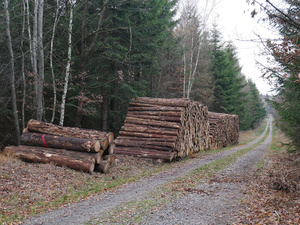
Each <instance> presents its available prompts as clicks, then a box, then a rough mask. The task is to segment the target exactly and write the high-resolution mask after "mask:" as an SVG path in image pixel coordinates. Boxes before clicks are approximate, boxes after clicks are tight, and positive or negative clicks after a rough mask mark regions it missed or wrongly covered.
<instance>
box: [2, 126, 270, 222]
mask: <svg viewBox="0 0 300 225" xmlns="http://www.w3.org/2000/svg"><path fill="white" fill-rule="evenodd" d="M265 125H266V121H265V122H264V123H263V124H262V126H260V127H259V128H257V129H255V130H251V131H248V132H241V134H240V137H241V139H242V140H245V142H250V141H252V140H253V139H255V138H257V137H258V136H260V134H261V133H262V132H263V130H264V128H265ZM242 144H245V143H242ZM242 144H241V145H242ZM229 148H232V146H230V147H226V148H224V149H219V150H214V151H204V152H199V153H196V154H195V155H194V156H192V157H186V158H184V159H183V160H180V161H177V162H172V163H164V164H161V163H157V162H155V161H150V160H144V159H142V160H141V159H137V158H134V157H125V159H124V161H126V160H127V161H128V162H127V164H122V162H121V163H120V165H118V166H116V168H114V169H113V171H111V174H109V175H105V174H92V175H91V174H86V173H82V172H78V171H73V170H71V169H68V168H64V167H62V168H61V167H56V166H54V165H44V164H30V163H25V162H22V161H20V160H17V159H13V158H7V157H5V156H3V155H2V154H0V181H1V182H3V185H2V183H1V182H0V190H2V193H3V198H1V199H0V208H1V209H0V224H20V223H21V222H22V221H23V220H24V219H26V218H28V217H32V216H35V215H38V214H40V213H43V212H46V211H49V210H54V209H58V208H60V207H61V206H62V205H64V204H66V203H70V202H77V201H79V200H82V199H86V198H88V197H90V196H92V195H95V194H99V193H101V192H105V191H106V190H111V189H114V188H117V187H120V186H121V185H123V184H126V183H130V182H133V181H136V180H139V179H142V178H146V177H149V176H151V175H153V174H156V173H159V172H163V171H166V170H168V169H170V168H173V167H176V166H180V165H182V164H185V163H186V162H188V161H189V160H190V159H191V158H193V157H197V158H198V157H202V156H204V155H208V154H214V153H217V152H220V151H226V150H227V149H229ZM133 158H134V159H133ZM129 159H130V160H129ZM120 161H122V160H120ZM228 163H229V162H228ZM135 164H137V165H135ZM2 165H6V167H3V166H2ZM215 170H216V171H217V168H215ZM5 182H6V183H5ZM7 183H8V184H9V185H8V186H7ZM28 183H29V184H28ZM48 186H49V187H48ZM34 193H36V194H34ZM146 202H147V200H146ZM146 202H144V203H143V204H144V205H146ZM152 203H153V201H150V202H149V203H148V205H150V206H149V209H151V208H153V207H151V204H152ZM155 204H156V203H155Z"/></svg>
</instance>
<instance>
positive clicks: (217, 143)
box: [208, 112, 239, 150]
mask: <svg viewBox="0 0 300 225" xmlns="http://www.w3.org/2000/svg"><path fill="white" fill-rule="evenodd" d="M208 117H209V149H211V150H214V149H220V148H224V147H226V146H230V145H235V144H238V142H239V117H238V116H237V115H232V114H224V113H213V112H209V113H208Z"/></svg>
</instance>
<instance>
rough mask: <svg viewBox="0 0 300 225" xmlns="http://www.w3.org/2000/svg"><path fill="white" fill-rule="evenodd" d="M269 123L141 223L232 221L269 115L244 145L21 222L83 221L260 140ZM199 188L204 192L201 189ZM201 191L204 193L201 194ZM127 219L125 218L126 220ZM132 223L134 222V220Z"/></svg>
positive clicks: (258, 155)
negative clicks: (220, 166) (221, 165)
mask: <svg viewBox="0 0 300 225" xmlns="http://www.w3.org/2000/svg"><path fill="white" fill-rule="evenodd" d="M268 127H270V130H269V135H268V137H267V139H266V140H265V141H264V142H263V143H261V144H260V145H259V146H258V147H256V148H254V149H253V150H252V151H250V152H249V153H247V154H246V155H244V156H242V157H240V158H239V159H238V160H237V161H236V162H235V163H234V164H233V165H231V166H230V167H229V168H227V169H225V170H224V171H222V172H221V173H219V174H218V175H217V176H215V177H214V178H213V179H211V180H207V181H205V182H201V183H200V184H199V185H198V186H197V188H196V189H199V190H201V193H202V194H199V192H197V191H195V192H190V193H188V194H186V195H185V198H181V199H180V201H172V202H169V203H167V205H166V206H165V208H164V209H162V210H159V211H158V212H157V213H154V214H151V215H145V218H146V219H145V221H142V222H141V223H142V224H228V223H231V222H232V219H233V218H232V217H231V215H232V214H233V213H234V211H235V210H236V209H237V207H238V202H239V199H240V198H241V197H242V193H241V190H242V188H243V185H244V184H243V182H241V179H240V178H241V177H243V178H245V176H249V177H250V176H251V169H252V167H253V165H254V164H255V163H256V162H257V161H259V160H260V159H261V157H262V156H263V154H264V152H265V150H267V148H268V146H269V145H270V143H271V140H272V126H271V119H269V121H268V125H267V127H266V129H265V131H264V132H263V134H262V135H261V136H260V137H259V138H257V139H255V140H254V141H252V142H250V143H248V144H247V145H244V146H241V147H236V148H231V149H229V150H226V151H222V152H219V153H216V154H213V155H208V156H205V157H203V158H195V159H192V160H190V161H189V162H187V163H186V164H184V165H183V166H180V167H176V168H173V169H170V170H168V171H165V172H163V173H158V174H155V175H154V176H152V177H150V178H147V179H143V180H140V181H138V182H134V183H130V184H128V185H124V186H122V187H121V188H119V189H118V190H116V191H108V192H105V193H102V194H99V195H98V196H93V197H91V198H89V199H87V200H85V201H82V202H79V203H76V204H68V205H66V206H65V207H63V208H61V209H59V210H56V211H51V212H49V213H45V214H42V215H40V216H39V217H35V218H32V219H30V220H27V221H24V223H23V224H53V225H54V224H55V225H56V224H60V225H63V224H66V225H67V224H68V225H69V224H86V223H91V224H93V223H94V222H90V221H93V219H95V218H98V217H101V216H102V215H103V214H104V213H105V212H106V211H108V210H110V209H113V208H115V207H118V206H120V205H122V204H125V203H127V202H130V201H139V200H142V199H145V198H147V195H148V194H149V193H151V192H152V191H154V190H155V189H157V188H158V187H161V186H162V185H164V184H165V183H167V182H170V181H172V180H174V179H176V178H178V177H181V176H184V175H185V174H187V173H189V172H191V171H193V170H195V169H197V168H199V167H201V166H203V165H205V164H208V163H211V162H213V161H214V160H218V159H220V158H223V157H226V156H228V155H230V154H233V153H235V152H237V151H240V150H241V149H244V148H247V147H249V146H251V145H253V144H255V143H257V142H258V141H260V140H261V139H262V138H263V137H264V135H265V133H266V132H267V130H268ZM202 190H203V191H204V192H202ZM203 193H205V194H204V195H203ZM127 223H128V222H126V224H127ZM133 224H134V223H133Z"/></svg>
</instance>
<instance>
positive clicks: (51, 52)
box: [49, 0, 59, 123]
mask: <svg viewBox="0 0 300 225" xmlns="http://www.w3.org/2000/svg"><path fill="white" fill-rule="evenodd" d="M56 7H57V8H56V13H55V20H54V24H53V29H52V36H51V42H50V56H49V58H50V69H51V75H52V85H53V109H52V117H51V121H50V123H53V121H54V119H55V109H56V84H55V74H54V69H53V43H54V36H55V30H56V26H57V23H58V18H59V1H58V0H56Z"/></svg>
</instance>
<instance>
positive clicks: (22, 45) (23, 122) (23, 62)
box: [21, 0, 26, 130]
mask: <svg viewBox="0 0 300 225" xmlns="http://www.w3.org/2000/svg"><path fill="white" fill-rule="evenodd" d="M22 3H23V9H22V12H21V14H22V17H23V21H22V37H21V54H22V66H21V70H22V71H21V73H22V81H23V96H22V109H21V115H22V128H21V129H22V130H23V129H24V128H25V104H26V78H25V55H24V52H23V47H24V40H25V24H26V16H25V15H26V13H25V12H26V3H25V0H22Z"/></svg>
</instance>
